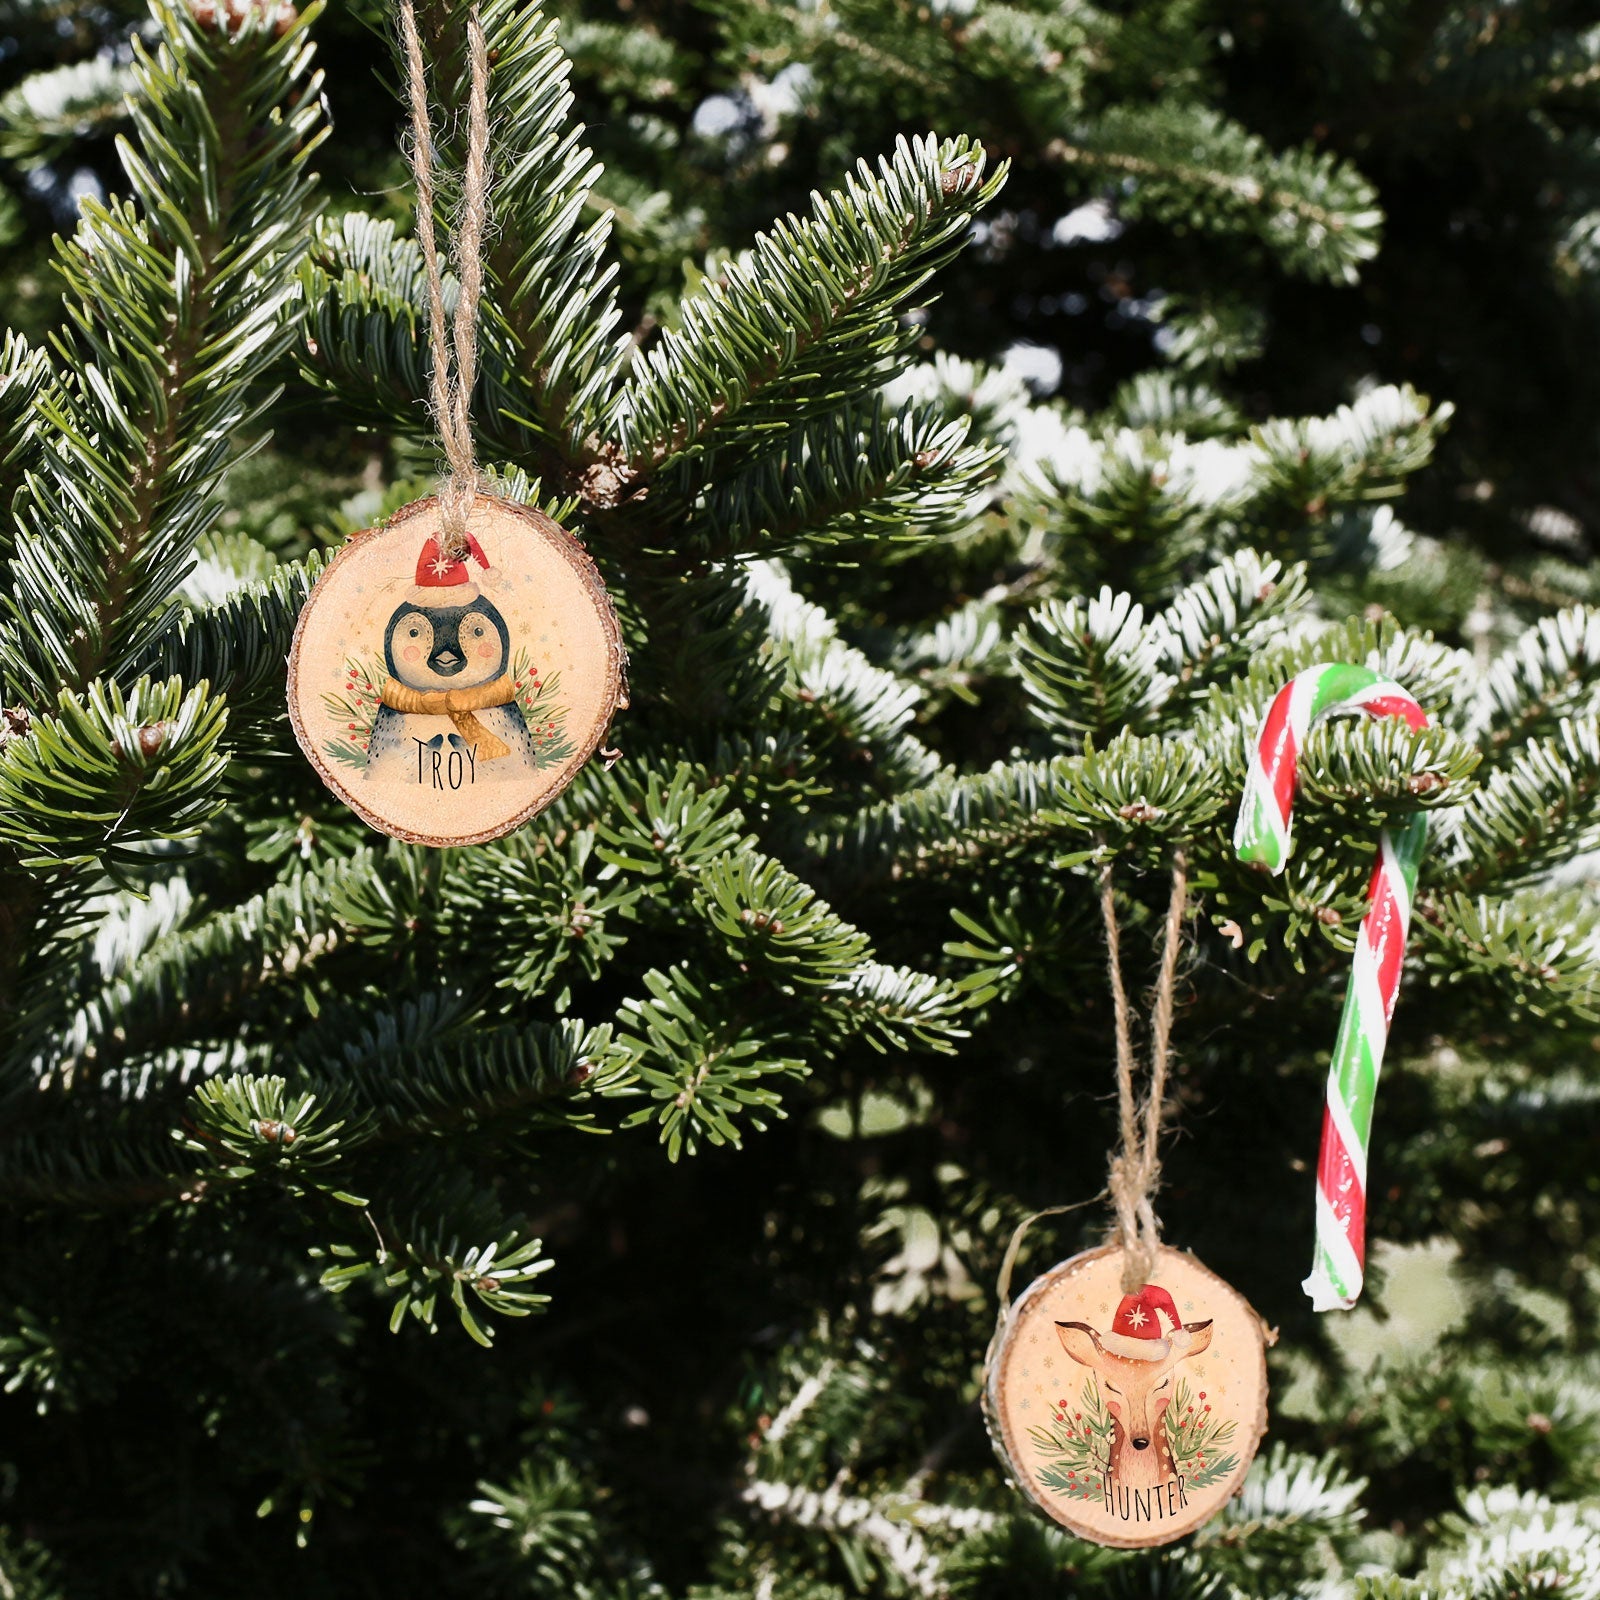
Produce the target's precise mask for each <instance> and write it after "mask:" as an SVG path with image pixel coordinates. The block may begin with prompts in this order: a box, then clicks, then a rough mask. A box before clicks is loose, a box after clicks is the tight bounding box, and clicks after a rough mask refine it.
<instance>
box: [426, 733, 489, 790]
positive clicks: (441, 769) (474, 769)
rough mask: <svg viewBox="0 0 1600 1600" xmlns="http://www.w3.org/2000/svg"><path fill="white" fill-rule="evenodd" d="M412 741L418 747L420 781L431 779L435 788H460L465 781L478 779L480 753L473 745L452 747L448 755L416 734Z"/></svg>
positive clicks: (468, 782) (470, 782)
mask: <svg viewBox="0 0 1600 1600" xmlns="http://www.w3.org/2000/svg"><path fill="white" fill-rule="evenodd" d="M411 742H412V744H414V745H415V746H416V747H417V782H418V783H427V782H429V781H431V782H432V785H433V787H434V788H435V789H443V788H446V787H448V788H451V789H459V788H460V787H461V785H462V784H463V783H467V784H473V783H476V782H477V781H478V753H477V750H476V749H475V748H474V747H473V746H472V745H470V744H469V745H466V746H464V750H456V749H452V750H451V751H450V753H449V755H448V756H446V754H445V752H444V751H443V750H441V749H439V748H438V747H437V745H436V744H432V743H425V742H424V741H423V740H421V739H418V738H416V737H415V736H413V738H412V740H411ZM463 753H464V754H465V759H463ZM425 774H426V775H425Z"/></svg>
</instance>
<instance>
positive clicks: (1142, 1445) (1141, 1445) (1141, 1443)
mask: <svg viewBox="0 0 1600 1600" xmlns="http://www.w3.org/2000/svg"><path fill="white" fill-rule="evenodd" d="M1149 1444H1150V1441H1149V1440H1148V1439H1135V1440H1134V1441H1133V1448H1134V1449H1135V1450H1144V1449H1146V1448H1148V1446H1149Z"/></svg>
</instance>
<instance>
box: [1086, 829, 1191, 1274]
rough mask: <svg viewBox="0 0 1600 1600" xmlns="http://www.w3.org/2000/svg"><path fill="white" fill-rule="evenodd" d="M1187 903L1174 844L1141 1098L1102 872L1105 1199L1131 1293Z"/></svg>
mask: <svg viewBox="0 0 1600 1600" xmlns="http://www.w3.org/2000/svg"><path fill="white" fill-rule="evenodd" d="M1187 906H1188V864H1187V861H1186V860H1185V857H1184V853H1183V851H1182V849H1181V848H1180V849H1179V850H1177V851H1176V852H1175V853H1174V855H1173V858H1172V894H1171V898H1170V899H1169V901H1168V904H1167V919H1166V931H1165V936H1164V939H1163V943H1162V947H1161V970H1160V973H1159V976H1158V977H1157V979H1156V994H1155V1008H1154V1010H1153V1011H1152V1013H1151V1017H1150V1077H1149V1082H1148V1084H1147V1085H1146V1087H1145V1093H1144V1098H1143V1100H1142V1101H1139V1100H1138V1099H1137V1098H1136V1096H1135V1092H1134V1083H1133V1080H1134V1071H1135V1065H1134V1055H1133V1024H1132V1018H1131V1016H1130V1014H1129V1008H1128V995H1127V991H1126V989H1124V987H1123V983H1122V957H1121V950H1120V945H1119V937H1118V929H1117V910H1116V899H1115V895H1114V893H1113V890H1112V884H1111V864H1110V862H1107V863H1106V865H1105V866H1104V867H1103V868H1102V869H1101V872H1100V915H1101V919H1102V921H1103V922H1104V923H1105V930H1106V967H1107V970H1108V971H1109V973H1110V977H1111V999H1112V1006H1113V1011H1114V1016H1115V1022H1116V1039H1117V1125H1118V1133H1119V1136H1120V1137H1119V1148H1118V1149H1117V1152H1116V1154H1115V1155H1113V1156H1112V1158H1111V1176H1110V1180H1109V1188H1110V1190H1111V1204H1112V1208H1113V1210H1114V1211H1115V1213H1116V1238H1117V1243H1118V1245H1120V1246H1121V1248H1122V1252H1123V1264H1122V1290H1123V1293H1124V1294H1133V1293H1135V1292H1136V1291H1137V1290H1138V1289H1139V1288H1140V1287H1141V1286H1142V1285H1144V1284H1145V1283H1147V1282H1149V1280H1150V1278H1151V1276H1152V1275H1153V1274H1154V1271H1155V1262H1156V1252H1157V1251H1158V1250H1159V1249H1160V1248H1161V1221H1160V1218H1158V1217H1157V1215H1156V1205H1155V1197H1156V1192H1157V1190H1158V1189H1159V1188H1160V1187H1161V1160H1160V1153H1159V1152H1160V1145H1161V1116H1162V1110H1163V1107H1164V1104H1165V1100H1166V1093H1167V1069H1168V1063H1169V1060H1170V1052H1169V1045H1170V1042H1171V1039H1172V1012H1173V993H1174V987H1175V984H1176V980H1177V972H1178V954H1179V951H1180V950H1181V949H1182V946H1183V920H1184V912H1185V910H1186V909H1187Z"/></svg>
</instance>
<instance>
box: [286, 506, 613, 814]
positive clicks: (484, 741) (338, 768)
mask: <svg viewBox="0 0 1600 1600" xmlns="http://www.w3.org/2000/svg"><path fill="white" fill-rule="evenodd" d="M441 532H442V530H441V526H440V517H439V510H438V505H437V503H436V501H434V500H433V499H432V498H429V499H426V500H419V501H417V502H416V503H415V504H413V505H410V506H407V507H406V508H405V509H404V510H403V511H401V512H399V513H397V514H396V515H395V516H394V517H392V518H390V519H389V520H388V521H387V522H385V523H384V524H383V525H382V526H380V527H377V528H373V529H369V530H368V531H367V532H365V533H359V534H357V535H356V536H355V537H354V538H353V539H351V541H350V542H349V544H347V545H346V546H345V547H344V549H343V550H341V551H340V552H339V554H338V555H337V556H336V557H335V558H334V560H333V561H332V562H331V563H330V564H329V566H328V567H327V569H326V570H325V571H324V572H323V574H322V576H321V577H320V578H319V579H318V580H317V584H316V586H315V588H313V590H312V591H311V595H310V597H309V599H308V600H307V601H306V605H305V609H304V610H303V611H302V612H301V613H300V620H299V623H298V624H297V626H296V628H295V634H294V643H293V645H292V647H291V649H290V653H289V716H290V720H291V722H292V723H293V725H294V731H295V737H296V738H297V739H298V740H299V741H300V747H301V749H302V750H304V751H305V753H306V756H307V758H308V759H309V760H310V762H311V764H312V765H313V766H314V767H315V768H316V769H317V772H318V773H319V774H320V776H321V778H322V780H323V782H324V783H326V784H327V785H328V787H329V788H330V789H332V790H333V792H334V793H335V794H336V795H338V796H339V798H340V799H341V800H343V801H344V802H345V804H346V805H348V806H349V807H350V808H351V810H353V811H354V812H355V813H356V814H357V815H358V816H360V817H361V818H362V819H363V820H364V821H365V822H368V823H370V824H371V826H373V827H374V828H378V829H380V830H381V831H382V832H384V833H387V834H392V835H393V836H394V837H395V838H397V839H404V840H407V841H409V842H410V843H412V844H430V845H457V844H478V843H482V842H483V841H485V840H488V839H496V838H499V837H500V835H502V834H504V833H509V832H510V831H511V830H512V829H513V828H515V827H518V826H519V825H520V824H522V823H524V822H526V821H527V820H528V818H530V817H532V816H533V815H534V814H535V813H537V812H538V811H540V810H542V809H543V808H544V807H545V806H546V805H548V804H549V803H550V802H551V801H552V800H553V799H554V798H555V797H556V796H557V795H558V794H560V793H561V791H562V790H563V789H564V788H566V786H567V785H568V784H569V783H570V782H571V781H572V779H573V776H574V775H575V774H576V773H577V771H578V769H579V768H580V767H581V766H583V764H584V763H585V762H586V761H587V760H588V759H589V757H590V756H591V755H593V753H594V751H595V750H596V749H597V748H598V746H599V744H600V741H601V740H602V739H603V738H604V737H605V733H606V729H607V727H608V726H609V724H610V722H611V717H612V714H613V713H614V712H615V711H616V710H617V708H618V707H619V706H620V705H625V704H626V703H627V702H626V683H625V679H624V668H625V665H626V656H625V654H624V651H623V646H622V636H621V632H620V630H619V628H618V626H617V619H616V615H615V613H614V612H613V610H612V608H611V601H610V599H609V598H608V597H607V595H606V591H605V586H604V584H603V583H602V582H601V581H600V575H599V573H598V572H597V571H596V570H595V566H594V563H593V562H592V561H591V560H590V559H589V557H588V556H587V555H586V554H585V553H584V550H583V548H582V546H581V545H579V544H578V542H577V541H576V540H575V539H574V538H573V537H572V536H571V535H570V534H568V533H567V532H566V530H565V529H563V528H562V527H561V526H560V525H559V524H557V523H555V522H553V521H552V520H551V519H550V518H549V517H547V516H545V515H544V513H543V512H541V511H538V510H535V509H534V508H532V507H530V506H519V505H516V504H514V503H513V502H511V501H507V500H498V499H494V498H491V497H490V496H487V495H480V496H479V497H478V499H477V502H476V504H475V506H474V509H473V511H472V513H471V515H470V518H469V520H468V535H469V548H468V551H467V553H466V555H465V556H464V557H463V558H462V559H460V560H452V559H451V558H449V557H448V556H446V555H445V554H443V553H442V552H441V550H440V535H441Z"/></svg>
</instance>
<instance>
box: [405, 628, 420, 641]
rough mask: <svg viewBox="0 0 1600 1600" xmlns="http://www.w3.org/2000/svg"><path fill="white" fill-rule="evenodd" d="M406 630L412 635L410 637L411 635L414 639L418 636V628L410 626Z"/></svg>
mask: <svg viewBox="0 0 1600 1600" xmlns="http://www.w3.org/2000/svg"><path fill="white" fill-rule="evenodd" d="M406 632H407V633H408V634H409V635H410V637H411V638H413V639H415V638H416V637H417V632H418V631H417V629H415V628H408V629H407V630H406Z"/></svg>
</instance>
